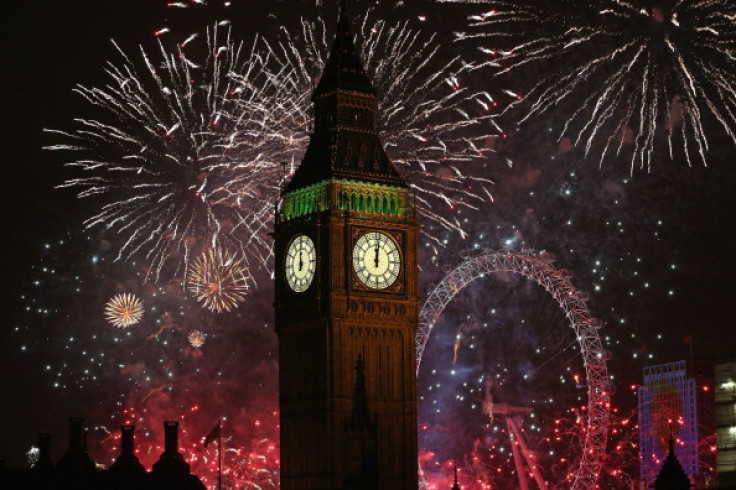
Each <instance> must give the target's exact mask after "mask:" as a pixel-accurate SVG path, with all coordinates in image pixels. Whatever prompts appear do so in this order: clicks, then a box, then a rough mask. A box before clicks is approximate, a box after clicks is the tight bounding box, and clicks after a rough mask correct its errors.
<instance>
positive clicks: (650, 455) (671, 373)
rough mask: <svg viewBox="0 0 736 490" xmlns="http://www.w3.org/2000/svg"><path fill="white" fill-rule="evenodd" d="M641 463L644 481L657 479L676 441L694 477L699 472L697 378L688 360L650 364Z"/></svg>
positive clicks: (643, 395)
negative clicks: (670, 446)
mask: <svg viewBox="0 0 736 490" xmlns="http://www.w3.org/2000/svg"><path fill="white" fill-rule="evenodd" d="M638 395H639V463H640V475H641V481H642V482H644V483H646V484H647V485H649V484H652V483H653V482H654V481H655V479H656V478H657V474H658V473H659V471H660V469H661V467H662V464H663V463H664V461H665V458H666V457H667V455H668V453H669V450H668V448H669V440H670V439H672V440H673V441H674V454H675V455H676V457H677V460H678V461H679V462H680V464H681V465H682V468H683V470H684V471H685V473H686V474H687V475H688V477H690V478H691V479H693V480H694V479H696V477H697V476H698V474H699V462H698V418H697V408H696V407H697V403H696V386H695V380H694V379H692V378H690V377H688V371H687V363H686V362H685V361H677V362H671V363H667V364H659V365H656V366H647V367H645V368H644V385H643V386H642V387H640V388H639V393H638Z"/></svg>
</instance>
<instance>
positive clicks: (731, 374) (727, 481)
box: [715, 360, 736, 485]
mask: <svg viewBox="0 0 736 490" xmlns="http://www.w3.org/2000/svg"><path fill="white" fill-rule="evenodd" d="M715 398H716V434H717V435H716V445H717V447H718V454H717V461H718V481H719V483H720V484H721V485H736V360H733V361H730V362H724V363H720V364H717V365H716V367H715Z"/></svg>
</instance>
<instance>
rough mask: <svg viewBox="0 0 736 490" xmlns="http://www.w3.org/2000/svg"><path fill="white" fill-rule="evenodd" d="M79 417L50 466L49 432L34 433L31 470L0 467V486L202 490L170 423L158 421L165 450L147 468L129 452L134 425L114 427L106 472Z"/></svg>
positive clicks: (19, 489) (21, 489) (20, 489)
mask: <svg viewBox="0 0 736 490" xmlns="http://www.w3.org/2000/svg"><path fill="white" fill-rule="evenodd" d="M83 423H84V419H83V418H82V417H70V418H69V445H68V447H67V449H66V451H65V452H64V455H63V456H62V457H61V459H60V460H59V462H58V463H57V464H56V467H54V464H53V462H52V460H51V455H50V454H49V447H50V444H49V441H50V434H39V444H38V445H39V455H38V461H37V462H36V464H35V465H34V466H33V468H31V469H22V470H20V469H16V470H5V469H2V470H0V488H2V489H3V490H206V489H205V486H204V485H203V484H202V482H201V481H200V480H199V478H197V477H196V476H195V475H193V474H191V472H190V470H189V465H188V464H187V463H186V462H185V461H184V457H183V456H182V455H181V453H179V451H178V426H179V423H178V422H176V421H166V422H164V431H165V436H164V437H165V443H164V446H165V450H164V452H163V454H161V457H160V458H159V460H158V461H157V462H156V463H154V465H153V468H152V471H151V472H147V471H146V469H145V468H144V467H143V465H142V464H141V463H140V462H139V461H138V457H137V456H136V455H135V444H134V432H135V426H132V425H123V426H121V427H120V432H121V434H120V436H121V437H120V455H119V456H118V457H117V458H116V460H115V463H113V464H112V465H111V466H110V469H109V470H102V469H98V467H97V465H95V463H94V462H93V461H92V459H91V458H90V457H89V454H88V453H87V437H86V434H87V432H86V431H85V430H84V428H83Z"/></svg>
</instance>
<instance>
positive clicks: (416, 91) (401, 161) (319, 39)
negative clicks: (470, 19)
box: [239, 11, 502, 243]
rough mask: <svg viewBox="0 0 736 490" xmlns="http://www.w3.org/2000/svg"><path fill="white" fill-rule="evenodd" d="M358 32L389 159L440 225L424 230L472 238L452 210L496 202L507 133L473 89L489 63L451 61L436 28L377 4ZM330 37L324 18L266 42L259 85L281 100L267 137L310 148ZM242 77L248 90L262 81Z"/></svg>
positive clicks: (267, 122)
mask: <svg viewBox="0 0 736 490" xmlns="http://www.w3.org/2000/svg"><path fill="white" fill-rule="evenodd" d="M356 38H357V41H356V46H357V47H359V49H361V50H362V58H363V63H364V65H365V66H366V70H367V72H368V75H369V77H370V78H371V80H372V81H373V83H374V85H375V86H376V87H377V89H378V92H379V94H380V96H379V108H378V109H379V111H378V112H379V116H380V121H379V127H380V129H381V139H382V141H383V142H384V145H385V147H386V151H387V152H388V154H389V157H390V158H391V159H392V161H393V162H394V163H395V164H396V165H397V166H398V167H399V168H400V169H403V173H404V174H405V175H406V176H407V177H408V178H409V179H410V181H411V186H412V188H413V190H414V191H415V194H416V196H417V204H418V207H419V211H420V214H421V215H422V216H423V217H424V218H425V219H426V220H428V221H429V222H431V223H432V226H430V227H425V228H424V229H423V231H424V232H425V233H426V234H427V236H428V237H429V238H430V239H432V240H434V241H435V242H436V243H440V240H439V238H438V235H439V232H441V231H443V230H452V231H455V232H457V233H459V234H460V235H461V236H465V232H464V231H463V228H462V223H461V222H460V221H459V220H458V219H456V218H451V217H448V215H449V214H451V211H452V210H455V209H456V208H467V209H478V207H480V206H481V205H482V204H483V203H484V202H487V201H490V200H492V196H491V193H490V191H489V188H490V186H491V185H492V181H491V180H490V179H488V178H487V177H483V176H482V175H483V174H487V173H488V168H487V165H488V164H489V162H490V159H489V154H490V153H492V152H493V147H494V145H495V140H496V139H497V138H499V137H502V131H501V128H500V126H499V125H498V124H497V123H496V116H497V115H496V114H495V113H494V109H495V108H496V107H497V103H496V101H495V100H494V99H493V97H492V96H491V95H490V94H489V93H488V92H484V91H473V90H471V89H469V88H468V87H465V86H463V82H462V81H463V80H464V79H465V78H466V77H469V76H470V74H471V73H472V72H474V71H476V70H482V69H484V66H475V65H472V64H469V63H467V62H465V61H464V60H463V59H462V58H460V57H451V58H449V59H448V58H446V57H444V56H443V55H442V54H441V49H440V44H439V42H438V41H437V39H436V35H425V34H423V33H421V32H420V31H417V30H414V29H412V28H411V27H410V26H409V23H408V22H398V23H389V22H386V21H384V20H381V19H378V18H376V14H375V13H374V12H373V11H370V12H369V13H368V14H367V15H366V16H365V17H364V19H363V21H362V23H361V24H360V27H359V30H358V34H357V35H356ZM330 39H331V37H330V36H328V34H327V29H326V26H325V23H324V22H323V21H322V20H317V21H309V20H306V19H302V23H301V31H300V32H298V33H291V32H288V31H286V30H284V32H283V34H282V36H281V38H280V40H277V41H270V40H267V39H265V38H264V39H261V41H262V43H261V46H260V49H261V50H262V52H263V56H264V64H265V65H266V66H268V67H269V70H267V72H265V73H263V74H262V76H263V77H264V79H265V80H264V82H263V83H260V84H259V86H260V87H261V88H262V91H261V92H262V93H265V94H268V95H269V99H270V100H271V101H272V102H273V103H272V104H271V110H270V113H268V114H267V113H263V114H264V115H266V116H267V117H264V118H263V119H262V120H263V121H264V128H266V129H265V130H264V131H263V133H265V134H267V135H270V136H267V137H270V138H272V139H275V140H278V141H282V142H283V143H284V144H286V145H289V146H298V147H299V148H304V147H306V144H307V142H308V138H309V136H308V133H309V129H310V124H311V114H310V113H311V100H310V97H311V90H312V87H313V86H314V77H315V76H317V74H319V73H321V72H322V70H323V68H324V65H325V62H326V57H327V54H328V52H329V40H330ZM242 81H243V85H244V91H246V92H247V91H248V90H249V88H250V87H249V84H250V83H252V81H251V80H248V79H247V78H244V79H243V80H242ZM239 103H240V107H241V111H245V112H246V113H250V112H252V108H251V106H250V104H251V103H252V101H250V100H248V101H244V100H242V99H241V100H240V101H239ZM259 105H260V103H259ZM239 134H246V133H243V132H241V133H239ZM293 169H294V167H293V166H292V167H291V168H290V170H291V171H293ZM434 225H437V226H436V227H435V226H434ZM435 230H436V231H435Z"/></svg>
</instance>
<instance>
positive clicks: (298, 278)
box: [284, 235, 317, 293]
mask: <svg viewBox="0 0 736 490" xmlns="http://www.w3.org/2000/svg"><path fill="white" fill-rule="evenodd" d="M316 268H317V252H316V250H315V248H314V242H313V241H312V239H311V238H309V237H308V236H307V235H297V236H295V237H294V239H293V240H291V243H289V247H288V248H287V249H286V256H285V258H284V271H285V272H286V282H287V283H288V284H289V287H290V288H291V289H292V290H293V291H294V292H297V293H301V292H303V291H306V290H307V289H308V288H309V286H310V284H312V280H313V279H314V271H315V269H316Z"/></svg>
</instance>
